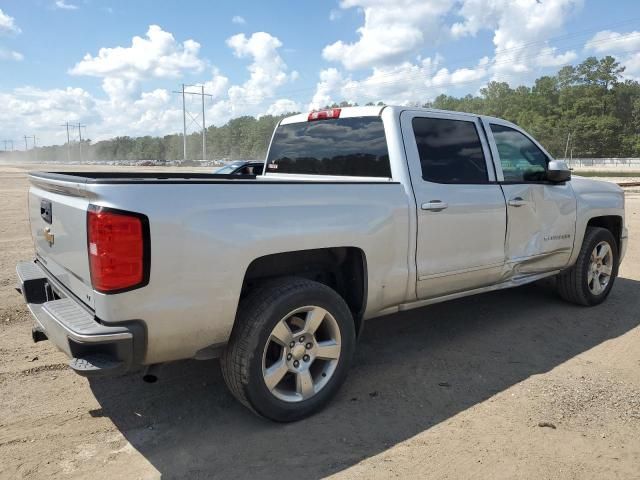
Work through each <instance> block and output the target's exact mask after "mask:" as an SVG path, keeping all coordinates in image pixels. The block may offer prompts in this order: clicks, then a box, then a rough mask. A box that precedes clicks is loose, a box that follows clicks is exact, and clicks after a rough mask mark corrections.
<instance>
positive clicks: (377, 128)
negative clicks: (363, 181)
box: [266, 116, 391, 178]
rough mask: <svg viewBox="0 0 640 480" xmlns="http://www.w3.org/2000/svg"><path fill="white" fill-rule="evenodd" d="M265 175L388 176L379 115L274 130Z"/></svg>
mask: <svg viewBox="0 0 640 480" xmlns="http://www.w3.org/2000/svg"><path fill="white" fill-rule="evenodd" d="M266 167H267V168H266V173H278V174H280V173H293V174H302V175H331V176H354V177H386V178H390V177H391V167H390V164H389V151H388V149H387V140H386V137H385V132H384V125H383V123H382V119H381V118H380V117H379V116H366V117H347V118H329V119H323V120H314V121H308V122H298V123H289V124H285V125H280V126H278V128H277V129H276V132H275V134H274V136H273V141H272V142H271V148H270V149H269V155H268V157H267V164H266Z"/></svg>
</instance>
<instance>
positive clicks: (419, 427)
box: [0, 166, 640, 480]
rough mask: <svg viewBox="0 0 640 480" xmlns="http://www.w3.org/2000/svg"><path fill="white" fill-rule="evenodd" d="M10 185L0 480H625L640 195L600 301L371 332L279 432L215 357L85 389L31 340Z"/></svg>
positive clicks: (496, 306)
mask: <svg viewBox="0 0 640 480" xmlns="http://www.w3.org/2000/svg"><path fill="white" fill-rule="evenodd" d="M49 168H50V167H49ZM27 188H28V183H27V180H26V176H25V173H24V170H23V169H20V168H12V167H7V166H0V245H1V247H0V478H3V479H4V478H10V479H15V478H29V479H35V478H91V479H94V480H95V479H102V478H109V479H113V478H145V479H146V478H159V477H165V478H260V479H262V478H291V479H293V478H311V479H315V478H321V477H332V478H340V479H355V478H367V479H369V478H374V479H377V478H379V479H386V478H438V479H444V478H450V479H460V478H477V479H489V478H491V479H496V478H497V479H502V478H504V479H507V478H508V479H514V478H532V479H543V478H549V479H604V478H607V479H608V478H620V479H633V478H640V327H639V325H640V308H639V307H640V243H638V240H637V239H638V238H639V237H640V193H636V192H630V193H628V194H627V223H628V226H629V230H630V237H631V243H630V245H629V250H628V252H627V257H626V259H625V261H624V263H623V266H622V268H621V271H620V277H619V278H618V280H617V281H616V285H615V287H614V289H613V291H612V294H611V296H610V298H609V299H608V301H607V302H605V303H604V304H603V305H600V306H598V307H594V308H581V307H577V306H574V305H570V304H567V303H564V302H563V301H561V300H560V299H559V298H558V297H557V296H556V295H555V293H554V291H553V288H552V285H550V284H549V283H547V284H543V285H538V284H536V285H532V286H525V287H521V288H518V289H514V290H509V291H503V292H495V293H490V294H485V295H481V296H476V297H471V298H467V299H463V300H457V301H453V302H450V303H446V304H439V305H434V306H430V307H427V308H423V309H419V310H414V311H410V312H405V313H402V314H398V315H393V316H389V317H385V318H379V319H376V320H372V321H370V322H368V323H367V326H366V328H365V333H364V336H363V338H362V339H361V341H360V343H359V348H358V353H357V355H356V360H355V367H354V368H353V370H352V372H351V374H350V377H349V379H348V382H347V384H346V385H345V386H344V388H343V389H342V390H341V391H340V393H339V395H338V396H337V398H336V399H335V400H334V401H333V402H332V403H331V405H330V406H329V407H328V408H327V409H325V410H324V411H323V412H322V413H320V414H318V415H316V416H314V417H312V418H310V419H308V420H305V421H302V422H299V423H296V424H289V425H279V424H274V423H270V422H267V421H263V420H261V419H259V418H257V417H255V416H253V415H252V414H250V413H249V412H248V411H247V410H246V409H244V408H243V407H241V406H240V405H239V404H238V403H237V402H235V401H234V400H233V398H232V397H231V395H230V394H229V393H227V390H226V388H225V386H224V383H223V381H222V378H221V374H220V369H219V366H218V363H217V362H216V361H206V362H196V361H185V362H179V363H175V364H172V365H170V366H168V367H167V368H166V369H165V371H164V372H163V373H162V376H161V378H160V380H159V381H158V382H157V383H155V384H145V383H143V382H142V380H141V378H140V376H138V375H131V376H126V377H120V378H115V379H107V380H92V381H87V380H86V379H84V378H81V377H79V376H77V375H75V374H74V373H72V372H71V371H70V370H68V368H67V366H66V365H67V360H66V358H65V356H64V355H63V354H62V353H59V352H58V351H57V350H56V349H55V348H54V347H53V346H52V345H51V344H50V343H49V342H41V343H38V344H33V343H32V342H31V336H30V326H31V319H30V318H29V314H28V312H27V309H26V308H25V306H24V304H23V300H22V298H21V296H20V295H19V294H18V293H17V292H16V291H15V290H14V282H15V279H14V267H15V264H16V262H17V261H18V260H20V259H28V258H30V257H31V255H32V248H31V240H30V237H29V232H28V224H27V220H26V192H27ZM545 425H546V426H545Z"/></svg>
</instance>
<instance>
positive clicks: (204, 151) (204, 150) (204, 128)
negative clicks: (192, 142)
mask: <svg viewBox="0 0 640 480" xmlns="http://www.w3.org/2000/svg"><path fill="white" fill-rule="evenodd" d="M200 88H201V89H202V93H201V94H200V95H202V161H203V162H204V161H205V160H206V159H207V135H206V131H207V123H206V122H205V121H204V85H201V86H200Z"/></svg>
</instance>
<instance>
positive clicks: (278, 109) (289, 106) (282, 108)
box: [266, 98, 300, 115]
mask: <svg viewBox="0 0 640 480" xmlns="http://www.w3.org/2000/svg"><path fill="white" fill-rule="evenodd" d="M299 111H300V104H298V103H297V102H294V101H293V100H289V99H288V98H280V99H278V100H276V101H275V102H273V103H272V104H271V105H269V108H267V112H266V113H267V115H284V114H285V113H294V112H299Z"/></svg>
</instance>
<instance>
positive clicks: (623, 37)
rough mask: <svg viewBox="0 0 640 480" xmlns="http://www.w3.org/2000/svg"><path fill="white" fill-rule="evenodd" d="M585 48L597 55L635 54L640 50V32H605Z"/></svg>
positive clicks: (598, 34) (595, 36) (597, 35)
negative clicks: (612, 53) (614, 53)
mask: <svg viewBox="0 0 640 480" xmlns="http://www.w3.org/2000/svg"><path fill="white" fill-rule="evenodd" d="M585 48H586V49H587V50H592V51H594V52H597V53H611V52H633V51H638V50H640V32H639V31H633V32H629V33H624V34H622V33H618V32H612V31H610V30H603V31H601V32H598V33H596V34H595V35H594V36H593V37H591V38H590V39H589V41H588V42H587V43H586V45H585Z"/></svg>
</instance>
